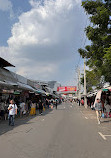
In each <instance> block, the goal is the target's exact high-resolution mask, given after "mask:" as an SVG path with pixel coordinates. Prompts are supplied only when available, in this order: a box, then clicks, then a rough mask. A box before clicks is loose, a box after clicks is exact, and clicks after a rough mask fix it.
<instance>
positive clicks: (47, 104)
mask: <svg viewBox="0 0 111 158" xmlns="http://www.w3.org/2000/svg"><path fill="white" fill-rule="evenodd" d="M46 106H47V108H48V109H49V101H48V99H46Z"/></svg>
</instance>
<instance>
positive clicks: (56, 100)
mask: <svg viewBox="0 0 111 158" xmlns="http://www.w3.org/2000/svg"><path fill="white" fill-rule="evenodd" d="M55 106H56V110H57V99H56V100H55Z"/></svg>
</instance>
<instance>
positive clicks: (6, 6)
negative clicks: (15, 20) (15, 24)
mask: <svg viewBox="0 0 111 158" xmlns="http://www.w3.org/2000/svg"><path fill="white" fill-rule="evenodd" d="M0 10H2V11H9V12H10V17H11V18H12V17H13V10H12V3H11V1H10V0H0Z"/></svg>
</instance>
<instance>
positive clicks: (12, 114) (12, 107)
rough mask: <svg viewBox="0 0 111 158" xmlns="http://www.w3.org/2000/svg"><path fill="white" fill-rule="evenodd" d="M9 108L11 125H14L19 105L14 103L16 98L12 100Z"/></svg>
mask: <svg viewBox="0 0 111 158" xmlns="http://www.w3.org/2000/svg"><path fill="white" fill-rule="evenodd" d="M8 110H9V125H11V126H14V124H15V122H14V118H15V114H16V115H17V105H16V104H14V100H11V101H10V105H9V107H8Z"/></svg>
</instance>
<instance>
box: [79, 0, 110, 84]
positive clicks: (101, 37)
mask: <svg viewBox="0 0 111 158" xmlns="http://www.w3.org/2000/svg"><path fill="white" fill-rule="evenodd" d="M82 6H83V8H84V9H85V11H86V13H87V14H89V15H90V18H89V19H90V22H91V26H88V27H87V28H85V32H86V36H87V38H88V39H89V40H90V41H91V45H87V46H86V47H85V49H82V48H80V49H79V50H78V52H79V53H80V55H81V56H82V57H86V59H87V65H88V66H89V68H91V69H92V70H94V71H96V70H98V71H99V74H101V76H102V75H104V76H105V80H106V81H108V82H110V83H111V68H110V69H109V70H107V68H106V66H108V63H109V62H110V60H111V52H110V49H108V48H109V47H110V44H111V0H86V1H84V2H82ZM106 50H107V51H106Z"/></svg>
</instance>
